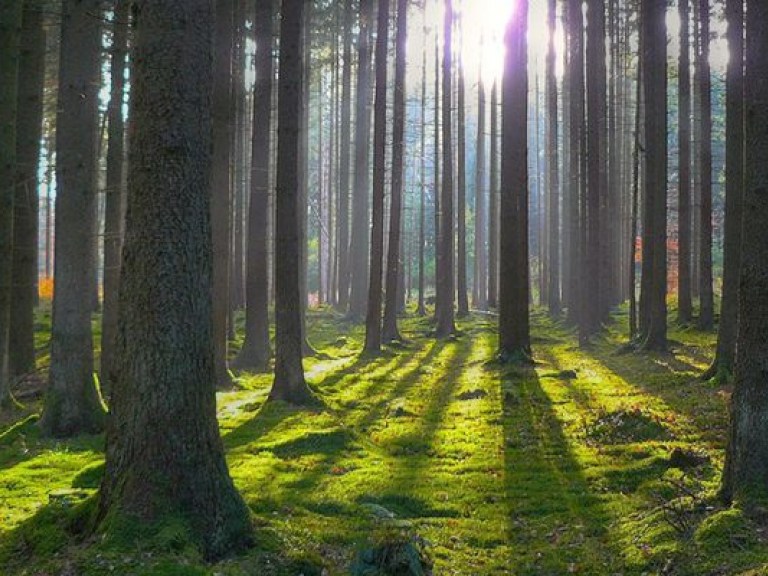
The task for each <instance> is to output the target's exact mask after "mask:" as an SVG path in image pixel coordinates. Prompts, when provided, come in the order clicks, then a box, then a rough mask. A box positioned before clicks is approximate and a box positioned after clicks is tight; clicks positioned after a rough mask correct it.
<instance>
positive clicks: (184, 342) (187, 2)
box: [65, 0, 251, 559]
mask: <svg viewBox="0 0 768 576" xmlns="http://www.w3.org/2000/svg"><path fill="white" fill-rule="evenodd" d="M134 14H135V28H134V36H133V53H132V61H133V76H132V79H131V80H132V82H131V84H132V92H133V99H132V132H131V139H130V143H129V149H130V163H129V172H128V212H127V224H126V235H125V248H124V252H123V253H124V255H125V259H124V262H123V269H122V275H121V284H120V306H119V312H118V326H119V328H118V339H117V349H116V355H115V381H114V388H113V394H112V411H111V417H110V421H109V426H108V430H107V448H106V464H105V469H104V479H103V481H102V484H101V489H100V492H99V496H98V512H97V520H98V522H99V523H100V524H102V528H104V529H107V530H108V529H109V528H110V526H111V525H114V524H116V523H117V521H116V518H119V517H128V518H131V519H134V520H138V521H140V522H145V523H146V524H143V525H144V526H149V525H151V524H152V523H153V522H157V521H158V520H162V519H163V518H168V517H173V518H177V519H180V520H182V521H185V522H187V523H188V524H187V527H188V529H189V532H190V533H191V534H192V535H193V537H194V539H195V542H196V543H197V545H198V546H199V547H200V550H201V552H202V553H203V555H204V556H205V557H206V558H208V559H217V558H220V557H222V556H224V555H225V554H228V553H230V552H232V551H237V550H239V549H241V548H243V547H245V546H246V545H248V544H249V543H250V541H251V524H250V518H249V513H248V508H247V507H246V505H245V503H244V502H243V500H242V498H241V497H240V495H239V494H238V493H237V491H236V490H235V487H234V485H233V483H232V480H231V478H230V477H229V473H228V472H227V464H226V461H225V460H224V449H223V446H222V443H221V438H220V436H219V431H218V426H217V423H216V395H215V386H216V374H215V367H214V343H213V332H212V324H213V322H212V315H211V308H212V268H213V263H212V257H213V253H212V245H211V215H210V207H209V204H210V202H211V197H210V186H211V181H210V171H211V143H212V141H211V97H210V94H211V91H212V89H213V67H212V63H213V59H212V54H211V52H212V45H213V44H212V35H213V34H212V33H213V29H212V28H213V26H212V23H213V13H212V2H211V1H210V0H139V1H138V2H135V4H134ZM65 53H66V52H65Z"/></svg>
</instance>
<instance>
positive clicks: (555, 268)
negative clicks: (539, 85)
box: [547, 0, 561, 316]
mask: <svg viewBox="0 0 768 576" xmlns="http://www.w3.org/2000/svg"><path fill="white" fill-rule="evenodd" d="M548 4H549V10H548V12H547V23H548V26H547V27H548V29H549V44H548V47H547V167H548V172H549V190H548V193H549V259H548V260H549V278H548V279H547V288H548V295H547V304H548V305H549V313H550V314H551V315H553V316H559V315H560V307H561V300H560V190H559V188H560V169H559V164H560V156H559V153H558V146H559V138H558V115H557V77H556V75H555V67H556V62H555V18H556V13H557V5H556V2H555V0H549V3H548Z"/></svg>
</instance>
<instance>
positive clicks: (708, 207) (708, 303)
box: [699, 0, 715, 330]
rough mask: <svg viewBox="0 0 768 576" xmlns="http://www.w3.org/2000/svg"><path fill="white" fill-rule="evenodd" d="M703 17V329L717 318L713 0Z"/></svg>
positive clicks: (702, 0) (705, 1)
mask: <svg viewBox="0 0 768 576" xmlns="http://www.w3.org/2000/svg"><path fill="white" fill-rule="evenodd" d="M699 5H700V8H699V17H700V19H701V55H700V56H699V68H700V72H699V91H700V93H701V96H700V97H701V120H700V121H701V140H700V142H699V160H700V163H699V169H700V170H701V206H700V210H701V212H700V216H699V218H700V220H701V224H700V229H699V232H700V234H701V239H700V241H699V244H700V245H699V250H700V251H699V298H700V305H701V308H700V310H699V328H700V329H701V330H711V329H712V326H713V325H714V321H715V302H714V294H713V286H712V284H713V279H712V94H711V79H710V71H709V0H699Z"/></svg>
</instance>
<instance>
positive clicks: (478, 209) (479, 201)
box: [472, 69, 488, 310]
mask: <svg viewBox="0 0 768 576" xmlns="http://www.w3.org/2000/svg"><path fill="white" fill-rule="evenodd" d="M485 140H486V134H485V84H484V82H483V75H482V69H481V70H480V72H479V73H478V80H477V144H476V150H477V158H476V161H475V274H474V287H475V289H474V291H473V293H474V294H473V295H474V298H473V302H472V304H473V305H474V307H475V308H477V309H478V310H486V309H487V308H488V248H487V245H486V244H487V242H486V238H487V235H488V234H487V232H488V230H487V228H488V222H487V217H486V214H487V188H486V172H485V169H486V161H487V158H486V154H485Z"/></svg>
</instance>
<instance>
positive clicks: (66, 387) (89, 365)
mask: <svg viewBox="0 0 768 576" xmlns="http://www.w3.org/2000/svg"><path fill="white" fill-rule="evenodd" d="M98 14H101V2H100V1H99V0H88V1H86V2H82V1H75V0H65V2H64V6H63V21H62V26H61V54H62V55H67V57H62V58H60V62H59V101H58V114H57V117H56V182H57V189H56V260H55V269H54V279H55V287H56V288H55V293H54V296H53V326H52V329H51V367H50V371H49V383H48V392H47V394H46V397H45V406H44V408H43V415H42V418H41V419H40V427H41V428H42V430H43V433H44V434H46V435H49V436H56V437H67V436H74V435H77V434H81V433H83V432H98V431H100V430H101V429H102V428H103V426H104V410H103V407H102V405H101V399H100V398H99V393H98V391H97V389H96V385H95V383H94V377H93V335H92V333H91V311H92V308H93V303H92V301H91V294H90V293H89V292H88V291H87V290H84V289H83V287H87V286H90V284H91V282H92V281H93V278H94V271H93V269H92V268H93V265H92V263H93V253H94V249H93V243H94V242H95V238H94V237H93V230H94V222H93V220H92V218H93V217H94V216H95V204H96V148H97V144H96V136H97V125H98V102H99V99H98V91H99V86H100V72H101V62H100V56H101V26H100V19H99V18H97V17H96V15H98Z"/></svg>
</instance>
